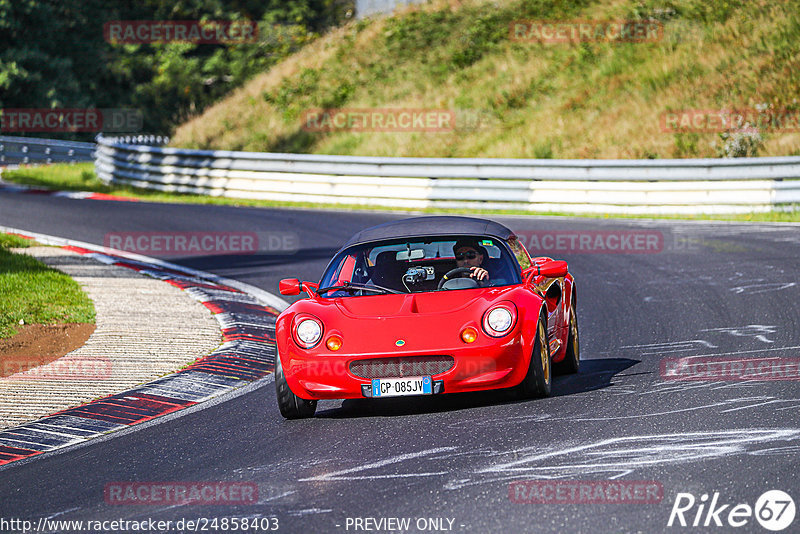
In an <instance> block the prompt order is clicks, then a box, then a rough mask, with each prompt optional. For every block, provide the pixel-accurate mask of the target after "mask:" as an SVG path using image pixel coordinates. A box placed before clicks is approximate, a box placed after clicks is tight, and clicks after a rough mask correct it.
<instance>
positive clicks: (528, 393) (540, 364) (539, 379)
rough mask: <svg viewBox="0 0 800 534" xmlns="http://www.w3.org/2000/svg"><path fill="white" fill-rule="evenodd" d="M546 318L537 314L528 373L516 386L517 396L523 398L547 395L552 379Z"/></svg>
mask: <svg viewBox="0 0 800 534" xmlns="http://www.w3.org/2000/svg"><path fill="white" fill-rule="evenodd" d="M546 324H547V320H546V319H545V317H544V314H542V315H540V316H539V322H538V324H537V325H536V341H535V342H534V344H533V354H531V362H530V364H529V365H528V373H527V374H526V375H525V378H524V379H523V380H522V383H521V384H520V385H519V386H517V388H518V393H519V396H521V397H522V398H525V399H530V398H536V397H547V396H548V395H550V386H551V384H552V381H553V376H552V375H553V373H552V363H551V362H550V344H549V343H548V342H547V327H546V326H545V325H546Z"/></svg>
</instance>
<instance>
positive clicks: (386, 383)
mask: <svg viewBox="0 0 800 534" xmlns="http://www.w3.org/2000/svg"><path fill="white" fill-rule="evenodd" d="M432 394H433V383H432V382H431V377H429V376H412V377H408V378H373V379H372V396H373V397H400V396H403V395H432Z"/></svg>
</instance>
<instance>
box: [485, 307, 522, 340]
mask: <svg viewBox="0 0 800 534" xmlns="http://www.w3.org/2000/svg"><path fill="white" fill-rule="evenodd" d="M514 312H515V310H514V309H512V308H511V307H506V306H497V307H495V308H492V309H491V310H489V312H488V313H487V314H486V315H485V316H484V319H483V329H484V330H486V333H487V334H489V335H490V336H495V337H498V336H502V335H504V334H506V333H507V332H508V331H509V330H510V329H511V327H512V326H514V316H515V313H514Z"/></svg>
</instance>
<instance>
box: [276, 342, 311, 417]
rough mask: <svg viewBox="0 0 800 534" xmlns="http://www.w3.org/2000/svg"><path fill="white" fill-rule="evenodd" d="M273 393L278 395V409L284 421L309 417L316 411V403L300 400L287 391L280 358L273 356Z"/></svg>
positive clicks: (287, 385) (287, 387)
mask: <svg viewBox="0 0 800 534" xmlns="http://www.w3.org/2000/svg"><path fill="white" fill-rule="evenodd" d="M275 392H276V393H277V395H278V409H280V411H281V415H282V416H284V417H285V418H286V419H303V418H306V417H311V416H313V415H314V412H315V411H317V401H315V400H306V399H301V398H300V397H298V396H297V395H295V394H294V393H292V390H291V389H289V384H287V383H286V377H285V376H284V374H283V367H282V366H281V359H280V357H279V356H278V355H277V354H275Z"/></svg>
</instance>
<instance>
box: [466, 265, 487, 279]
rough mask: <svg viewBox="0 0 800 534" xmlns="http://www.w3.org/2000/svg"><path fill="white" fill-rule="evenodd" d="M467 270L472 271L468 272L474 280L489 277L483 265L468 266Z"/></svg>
mask: <svg viewBox="0 0 800 534" xmlns="http://www.w3.org/2000/svg"><path fill="white" fill-rule="evenodd" d="M469 270H470V271H472V272H471V273H469V276H470V278H474V279H476V280H488V279H489V271H487V270H486V269H484V268H483V267H470V268H469Z"/></svg>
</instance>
